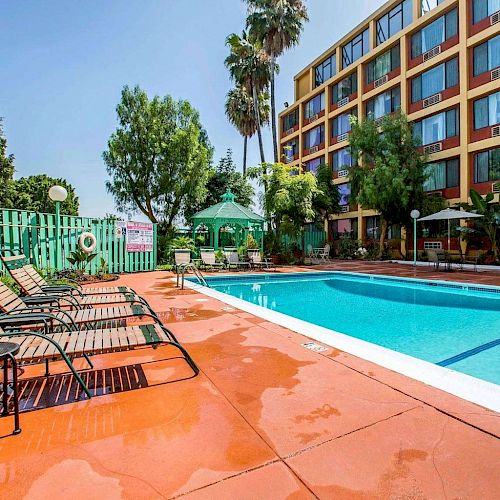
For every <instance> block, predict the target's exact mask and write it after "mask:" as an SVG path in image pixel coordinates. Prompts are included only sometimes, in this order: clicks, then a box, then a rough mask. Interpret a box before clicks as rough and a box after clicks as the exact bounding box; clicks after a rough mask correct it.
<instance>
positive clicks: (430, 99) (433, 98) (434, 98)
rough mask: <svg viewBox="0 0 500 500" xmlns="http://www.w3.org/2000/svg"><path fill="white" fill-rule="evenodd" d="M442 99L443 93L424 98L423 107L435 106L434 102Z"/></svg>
mask: <svg viewBox="0 0 500 500" xmlns="http://www.w3.org/2000/svg"><path fill="white" fill-rule="evenodd" d="M441 100H442V95H441V94H434V95H431V96H430V97H427V98H426V99H424V102H423V107H424V108H428V107H429V106H434V104H437V103H438V102H441Z"/></svg>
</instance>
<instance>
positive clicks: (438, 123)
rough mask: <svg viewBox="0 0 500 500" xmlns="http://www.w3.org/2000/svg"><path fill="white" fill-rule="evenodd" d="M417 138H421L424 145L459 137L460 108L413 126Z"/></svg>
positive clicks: (430, 117) (431, 117)
mask: <svg viewBox="0 0 500 500" xmlns="http://www.w3.org/2000/svg"><path fill="white" fill-rule="evenodd" d="M413 133H414V135H415V137H417V138H420V140H421V141H422V145H424V146H425V145H426V144H433V143H435V142H439V141H443V140H444V139H449V138H450V137H455V136H457V135H458V108H454V109H450V110H449V111H445V112H443V113H438V114H436V115H433V116H429V117H428V118H425V119H423V120H421V121H418V122H415V123H414V124H413Z"/></svg>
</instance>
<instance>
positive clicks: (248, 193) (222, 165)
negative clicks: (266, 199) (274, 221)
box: [184, 149, 254, 223]
mask: <svg viewBox="0 0 500 500" xmlns="http://www.w3.org/2000/svg"><path fill="white" fill-rule="evenodd" d="M206 188H207V191H208V195H207V197H206V198H205V200H204V201H203V202H199V201H198V200H196V199H193V200H191V199H190V197H189V198H188V199H189V202H188V203H186V210H185V213H184V216H185V217H186V222H188V223H189V220H190V218H191V216H192V215H194V214H195V213H197V212H199V211H200V210H203V209H205V208H208V207H211V206H212V205H215V204H217V203H220V202H221V198H222V195H223V194H224V193H225V192H226V191H227V189H230V190H231V192H232V193H233V194H234V196H235V199H236V202H237V203H239V204H240V205H243V206H244V207H249V206H250V205H251V204H252V197H253V194H254V190H253V187H252V186H251V184H250V183H249V182H248V181H247V179H246V178H245V177H243V175H242V174H241V173H240V172H237V171H236V165H235V164H234V161H233V152H232V151H231V149H228V150H227V153H226V156H224V157H222V158H221V159H220V161H219V164H218V165H217V167H216V168H215V170H214V171H213V172H212V175H211V177H210V179H209V180H208V182H207V186H206ZM197 201H198V202H197Z"/></svg>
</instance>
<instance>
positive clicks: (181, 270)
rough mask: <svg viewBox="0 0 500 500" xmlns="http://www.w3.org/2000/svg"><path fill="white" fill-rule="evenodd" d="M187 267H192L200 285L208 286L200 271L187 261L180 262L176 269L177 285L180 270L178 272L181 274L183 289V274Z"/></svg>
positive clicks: (182, 287) (182, 286)
mask: <svg viewBox="0 0 500 500" xmlns="http://www.w3.org/2000/svg"><path fill="white" fill-rule="evenodd" d="M188 269H192V270H193V274H194V275H195V276H196V278H197V279H198V281H199V282H200V284H201V285H203V286H206V287H208V288H210V287H209V285H208V283H207V282H206V280H205V278H204V276H203V274H202V273H201V271H200V270H199V269H198V268H197V267H196V266H195V265H194V264H193V263H192V262H188V263H186V264H181V265H180V266H179V267H178V270H177V287H178V286H179V271H180V274H181V290H184V275H185V274H186V271H187V270H188Z"/></svg>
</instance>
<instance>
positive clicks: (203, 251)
mask: <svg viewBox="0 0 500 500" xmlns="http://www.w3.org/2000/svg"><path fill="white" fill-rule="evenodd" d="M200 259H201V263H202V265H203V267H205V269H224V267H225V265H224V263H223V262H217V259H216V258H215V250H214V249H213V248H200Z"/></svg>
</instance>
